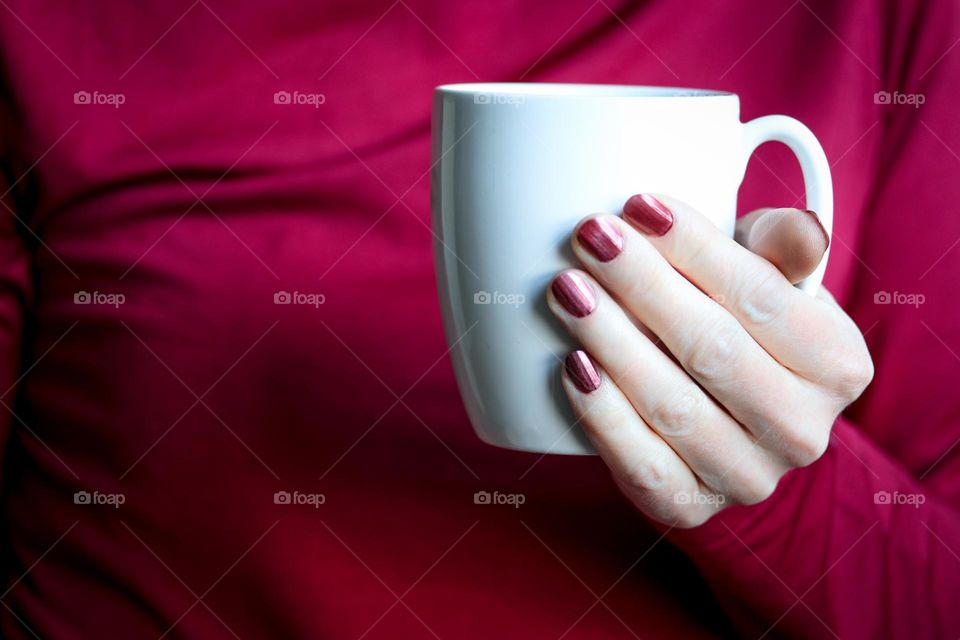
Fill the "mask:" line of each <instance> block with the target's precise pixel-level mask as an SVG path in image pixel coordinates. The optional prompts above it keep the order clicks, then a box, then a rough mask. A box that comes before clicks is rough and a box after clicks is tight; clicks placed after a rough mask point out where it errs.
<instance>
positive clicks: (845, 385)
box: [830, 341, 874, 402]
mask: <svg viewBox="0 0 960 640" xmlns="http://www.w3.org/2000/svg"><path fill="white" fill-rule="evenodd" d="M861 343H862V341H861ZM830 368H831V370H832V373H833V379H834V387H835V390H836V392H837V394H838V395H839V396H840V398H841V399H843V400H845V401H846V402H852V401H854V400H856V399H857V398H859V397H860V394H861V393H863V390H864V389H866V388H867V386H868V385H869V384H870V383H871V382H872V381H873V375H874V367H873V359H872V358H871V357H870V353H869V351H867V348H866V345H865V344H860V345H858V346H857V348H854V349H849V348H848V349H845V350H842V351H840V352H839V353H838V354H837V356H836V357H835V358H834V361H833V363H832V364H831V367H830Z"/></svg>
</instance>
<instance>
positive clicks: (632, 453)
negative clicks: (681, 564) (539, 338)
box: [563, 351, 724, 527]
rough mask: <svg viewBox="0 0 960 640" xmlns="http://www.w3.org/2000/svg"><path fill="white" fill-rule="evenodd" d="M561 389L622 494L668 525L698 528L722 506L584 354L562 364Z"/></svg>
mask: <svg viewBox="0 0 960 640" xmlns="http://www.w3.org/2000/svg"><path fill="white" fill-rule="evenodd" d="M563 387H564V389H565V390H566V393H567V396H568V397H569V399H570V404H571V406H572V407H573V412H574V415H576V416H577V419H578V420H579V421H580V424H581V425H582V426H583V428H584V431H585V432H586V434H587V436H588V437H589V438H590V440H591V442H593V445H594V446H595V447H596V449H597V452H598V453H599V454H600V456H601V457H602V458H603V459H604V461H605V462H606V464H607V466H608V467H610V470H611V472H612V473H613V476H614V479H615V480H616V482H617V484H618V485H619V486H620V487H621V489H623V491H624V493H626V494H627V496H628V497H629V498H630V499H631V500H632V501H633V502H634V503H635V504H636V505H637V506H638V507H639V508H640V509H641V510H642V511H643V512H644V513H646V514H648V515H650V516H651V517H653V518H654V519H656V520H658V521H660V522H662V523H664V524H668V525H677V526H680V527H693V526H697V525H699V524H701V523H703V522H705V521H706V520H707V519H709V518H710V517H711V516H712V515H713V514H714V513H716V512H717V511H718V510H719V509H720V508H722V506H723V504H724V499H723V497H722V496H718V495H717V494H715V493H713V492H712V491H710V490H709V489H707V488H706V487H705V486H703V485H702V484H701V483H700V481H699V480H698V479H697V477H696V476H695V475H694V473H693V471H691V470H690V468H689V467H688V466H687V464H686V463H685V462H684V461H683V460H681V459H680V457H679V456H678V455H677V454H676V453H675V452H674V451H673V449H671V448H670V447H669V446H668V445H667V443H665V442H664V441H663V439H662V438H660V436H658V435H657V434H656V433H654V432H653V431H651V429H650V427H649V426H647V424H646V423H645V422H644V421H643V420H642V419H641V417H640V416H639V415H637V412H636V411H635V410H634V408H633V405H631V404H630V401H629V400H628V399H627V398H626V397H625V396H624V394H623V392H622V391H621V390H620V389H619V388H618V387H617V385H616V384H614V383H613V381H612V380H610V378H609V377H608V376H607V374H606V373H604V372H602V371H601V370H600V369H599V368H598V367H597V365H596V364H595V363H594V362H593V361H592V360H591V359H590V357H589V356H588V355H587V354H586V353H584V352H583V351H574V352H573V353H571V354H570V355H568V356H567V358H566V360H565V362H564V372H563Z"/></svg>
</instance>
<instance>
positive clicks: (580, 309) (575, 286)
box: [550, 271, 597, 318]
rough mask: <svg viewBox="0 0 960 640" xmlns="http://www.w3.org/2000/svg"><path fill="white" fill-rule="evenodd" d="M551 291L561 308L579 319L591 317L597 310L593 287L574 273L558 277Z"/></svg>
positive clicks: (570, 272) (562, 274)
mask: <svg viewBox="0 0 960 640" xmlns="http://www.w3.org/2000/svg"><path fill="white" fill-rule="evenodd" d="M550 289H551V290H552V291H553V297H554V298H556V299H557V302H559V303H560V306H562V307H563V308H564V309H566V310H567V312H568V313H570V314H571V315H573V316H576V317H577V318H582V317H584V316H587V315H590V313H591V312H593V310H594V309H596V308H597V294H596V293H594V291H593V287H591V286H590V284H589V283H588V282H587V281H586V280H584V279H583V278H582V277H581V276H580V275H578V274H576V273H574V272H572V271H567V272H566V273H561V274H560V275H559V276H557V277H556V279H555V280H554V281H553V284H552V285H551V286H550Z"/></svg>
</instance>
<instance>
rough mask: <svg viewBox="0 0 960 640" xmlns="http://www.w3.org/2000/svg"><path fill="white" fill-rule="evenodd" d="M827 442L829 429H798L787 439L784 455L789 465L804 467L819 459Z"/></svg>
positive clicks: (828, 441) (828, 440)
mask: <svg viewBox="0 0 960 640" xmlns="http://www.w3.org/2000/svg"><path fill="white" fill-rule="evenodd" d="M829 444H830V430H829V429H822V428H803V429H798V430H797V432H796V433H794V434H793V435H792V436H790V437H789V438H788V439H787V442H786V445H787V446H786V447H785V450H784V457H785V458H786V461H787V463H788V464H789V465H790V466H791V467H794V468H797V467H806V466H809V465H811V464H813V463H814V462H816V461H817V460H819V459H820V458H821V456H823V454H824V453H826V451H827V447H828V446H829Z"/></svg>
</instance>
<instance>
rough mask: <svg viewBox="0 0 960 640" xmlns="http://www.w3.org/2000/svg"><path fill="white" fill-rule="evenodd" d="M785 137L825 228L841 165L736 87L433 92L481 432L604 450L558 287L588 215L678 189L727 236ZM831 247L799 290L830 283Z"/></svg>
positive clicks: (445, 214)
mask: <svg viewBox="0 0 960 640" xmlns="http://www.w3.org/2000/svg"><path fill="white" fill-rule="evenodd" d="M771 140H776V141H779V142H783V143H784V144H786V145H787V146H788V147H790V149H792V150H793V152H794V153H795V154H796V156H797V158H798V159H799V161H800V166H801V168H802V170H803V179H804V182H805V184H806V200H807V207H808V208H809V209H813V210H814V211H816V212H817V214H818V215H819V216H820V220H821V222H822V223H823V225H824V226H825V227H826V228H827V231H828V233H829V232H830V230H831V228H832V223H833V188H832V184H831V181H830V167H829V165H828V163H827V159H826V156H825V155H824V153H823V149H822V148H821V147H820V144H819V143H818V142H817V139H816V138H815V137H814V135H813V134H812V133H811V132H810V130H809V129H807V127H805V126H804V125H803V124H801V123H800V122H798V121H797V120H794V119H793V118H788V117H786V116H766V117H763V118H757V119H756V120H752V121H750V122H747V123H746V124H744V123H741V122H740V100H739V98H738V97H737V96H736V95H734V94H732V93H725V92H720V91H705V90H699V89H675V88H666V87H637V86H613V85H586V84H519V83H518V84H510V83H502V84H460V85H445V86H441V87H438V88H437V89H436V91H435V93H434V102H433V163H434V164H433V167H432V177H431V184H432V188H431V191H432V193H431V199H432V219H433V228H434V233H435V236H436V240H435V242H434V256H435V261H436V269H437V281H438V289H439V294H440V302H441V307H442V309H443V320H444V326H445V329H446V335H447V341H448V344H449V345H451V352H450V353H451V358H452V360H453V364H454V370H455V372H456V376H457V381H458V384H459V387H460V393H461V395H462V397H463V401H464V403H465V405H466V408H467V413H468V415H469V416H470V420H471V422H472V423H473V426H474V428H475V430H476V432H477V434H478V435H479V436H480V438H481V439H483V440H484V441H486V442H488V443H490V444H494V445H498V446H501V447H507V448H511V449H521V450H526V451H537V452H548V453H568V454H588V453H593V448H592V447H591V446H590V444H589V442H588V441H587V440H586V437H585V436H584V435H583V433H582V432H581V430H580V428H579V426H578V425H577V424H576V420H575V418H574V417H573V415H572V413H571V411H570V408H569V405H568V402H567V399H566V397H565V396H564V393H563V389H562V387H561V385H560V375H559V371H560V368H561V366H562V361H563V358H564V356H565V355H566V354H567V353H568V352H569V351H571V350H573V349H575V348H577V345H576V344H575V343H574V342H573V340H572V339H571V338H570V337H569V336H568V335H567V334H566V333H565V332H564V331H563V330H562V328H561V327H560V325H559V323H558V322H557V321H556V320H555V319H554V318H552V317H551V315H550V312H549V311H548V309H547V306H546V299H545V291H546V288H547V286H548V285H549V283H550V281H551V279H552V278H553V277H554V276H555V275H556V274H557V272H559V271H561V270H563V269H566V268H569V267H571V266H575V265H576V262H575V260H574V258H573V255H572V252H571V250H570V248H569V243H570V234H571V232H572V231H573V228H574V226H575V225H576V223H577V222H578V221H579V220H581V219H582V218H583V217H585V216H587V215H589V214H592V213H599V212H603V213H609V214H615V215H619V214H620V213H621V209H622V206H623V203H624V202H625V201H626V200H627V198H629V197H630V196H632V195H634V194H636V193H644V192H653V193H664V194H669V195H671V196H673V197H676V198H679V199H681V200H684V201H686V202H688V203H689V204H691V205H693V206H694V207H696V208H697V209H699V210H700V211H701V212H702V213H704V214H705V215H706V216H707V217H708V218H710V219H711V220H712V221H713V222H714V223H715V224H716V225H717V226H718V227H719V228H720V229H722V230H723V231H724V232H725V233H727V234H729V235H732V234H733V230H734V223H735V222H736V202H737V190H738V189H739V187H740V183H741V181H742V180H743V176H744V172H745V171H746V166H747V160H748V159H749V157H750V155H751V154H752V153H753V151H754V149H756V147H757V146H759V145H760V144H763V143H764V142H768V141H771ZM826 261H827V256H824V258H823V262H822V263H821V264H820V265H819V267H818V268H817V270H816V271H815V272H814V274H813V275H811V277H810V278H809V279H808V280H806V281H804V282H803V283H801V285H799V286H801V288H803V289H805V290H807V291H810V292H813V291H815V290H816V288H817V287H818V286H819V284H820V280H821V279H822V277H823V271H824V269H825V267H826Z"/></svg>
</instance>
